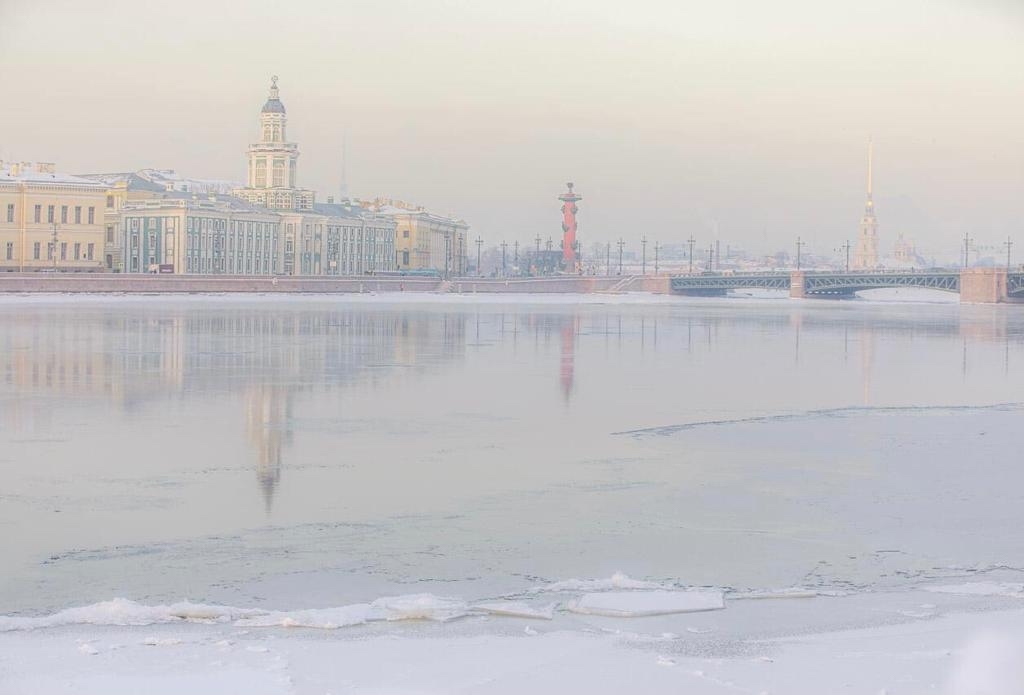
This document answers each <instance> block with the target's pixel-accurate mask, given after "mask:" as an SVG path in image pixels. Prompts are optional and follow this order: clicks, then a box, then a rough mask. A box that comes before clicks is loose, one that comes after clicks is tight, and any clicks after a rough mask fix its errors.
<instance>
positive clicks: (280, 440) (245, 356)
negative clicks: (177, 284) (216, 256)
mask: <svg viewBox="0 0 1024 695" xmlns="http://www.w3.org/2000/svg"><path fill="white" fill-rule="evenodd" d="M466 318H467V317H466V315H465V314H463V313H441V312H428V313H423V312H419V313H407V312H375V311H366V310H348V311H322V310H320V311H311V310H309V309H302V310H301V311H296V312H294V313H288V312H281V311H270V310H259V309H253V308H224V309H220V310H200V311H196V312H186V311H184V310H180V309H171V310H168V307H167V306H166V305H160V306H158V307H156V310H155V311H153V310H146V309H140V308H138V307H137V306H133V307H129V308H128V309H127V311H125V312H123V313H121V314H120V315H114V316H112V315H111V313H110V312H108V311H103V312H99V313H93V312H91V311H86V312H81V313H78V314H76V315H75V316H74V317H72V318H70V319H69V318H68V317H67V316H66V315H65V314H64V313H63V312H62V311H61V310H59V309H47V310H43V311H39V312H34V313H19V314H18V315H15V316H11V317H8V320H7V322H6V325H5V326H4V329H3V330H2V331H0V360H2V362H0V369H2V375H3V382H4V385H5V386H6V387H7V388H8V390H13V391H14V392H15V393H16V394H18V395H19V396H37V397H39V398H43V399H46V398H48V397H51V396H56V397H59V398H62V399H63V398H65V397H68V396H73V397H75V398H77V399H84V400H92V399H100V400H102V401H105V402H109V403H113V404H114V405H115V406H119V407H120V408H121V409H122V410H123V411H125V412H136V411H140V410H144V409H146V408H148V407H150V406H151V405H152V404H154V403H155V402H157V401H161V400H164V401H165V400H169V399H182V398H185V399H195V398H199V397H201V396H202V394H222V393H224V394H229V395H234V394H238V395H241V399H240V402H241V405H242V408H243V415H244V422H245V430H246V437H247V439H248V441H249V443H250V445H251V449H252V451H253V452H254V455H255V459H256V460H255V468H256V475H257V479H258V481H259V485H260V489H261V492H262V495H263V499H264V505H265V507H266V509H267V511H268V512H269V511H270V509H271V506H272V503H273V496H274V491H275V489H276V487H277V485H278V484H279V482H280V480H281V468H282V463H283V450H284V449H285V448H286V447H287V446H288V445H289V444H290V443H291V439H292V428H291V420H292V404H293V400H294V398H295V395H296V394H297V393H299V392H302V391H307V390H310V391H318V392H330V391H332V390H336V389H341V388H344V387H345V386H346V385H348V384H350V383H353V382H355V381H357V380H359V379H373V380H379V379H381V378H384V377H385V376H386V375H387V374H389V373H400V372H404V371H407V370H408V368H433V367H436V366H437V365H439V364H442V363H445V362H449V361H451V360H452V359H456V358H459V357H461V356H462V355H463V354H464V352H465V335H464V334H465V322H466ZM56 405H59V401H58V403H51V402H49V401H44V402H39V401H32V400H30V399H26V398H23V397H18V398H13V399H10V400H8V401H6V402H4V403H3V406H2V411H3V422H4V423H5V425H6V426H7V428H8V429H9V430H14V431H17V430H25V429H26V428H29V427H34V426H35V427H39V428H43V429H49V428H50V426H51V424H52V423H51V417H50V413H51V412H52V408H53V407H54V406H56ZM47 406H49V407H47Z"/></svg>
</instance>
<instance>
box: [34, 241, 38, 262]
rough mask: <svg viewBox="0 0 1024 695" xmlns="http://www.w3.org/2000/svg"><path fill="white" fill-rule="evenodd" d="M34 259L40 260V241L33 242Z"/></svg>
mask: <svg viewBox="0 0 1024 695" xmlns="http://www.w3.org/2000/svg"><path fill="white" fill-rule="evenodd" d="M32 259H33V260H36V261H38V260H39V242H38V241H37V242H36V243H34V244H32Z"/></svg>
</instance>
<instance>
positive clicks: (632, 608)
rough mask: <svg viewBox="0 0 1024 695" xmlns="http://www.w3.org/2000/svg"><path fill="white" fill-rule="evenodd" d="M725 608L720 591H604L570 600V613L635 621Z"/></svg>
mask: <svg viewBox="0 0 1024 695" xmlns="http://www.w3.org/2000/svg"><path fill="white" fill-rule="evenodd" d="M723 608H725V601H724V599H723V597H722V593H721V592H720V591H664V590H656V591H607V592H602V593H592V594H584V595H583V596H581V597H580V598H578V599H576V600H575V601H572V602H570V603H569V605H568V609H569V610H570V611H572V612H573V613H585V614H587V615H604V616H608V617H612V618H638V617H643V616H650V615H669V614H672V613H693V612H697V611H713V610H721V609H723Z"/></svg>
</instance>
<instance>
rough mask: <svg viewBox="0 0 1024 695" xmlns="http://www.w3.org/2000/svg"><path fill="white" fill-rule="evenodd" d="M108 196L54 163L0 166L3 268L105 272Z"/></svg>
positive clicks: (0, 266)
mask: <svg viewBox="0 0 1024 695" xmlns="http://www.w3.org/2000/svg"><path fill="white" fill-rule="evenodd" d="M105 192H106V191H105V188H104V186H103V185H102V184H98V183H96V182H95V181H90V180H88V179H83V178H79V177H77V176H70V175H68V174H59V173H57V172H56V167H55V166H54V165H53V164H49V163H37V164H35V165H32V164H30V163H27V162H16V163H13V164H10V165H8V166H6V167H5V166H3V163H2V162H0V270H3V271H40V270H58V271H73V272H94V271H100V270H102V268H103V259H102V254H103V248H104V241H103V239H104V236H103V229H104V228H103V217H104V204H105Z"/></svg>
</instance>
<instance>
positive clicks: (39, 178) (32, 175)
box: [0, 167, 103, 188]
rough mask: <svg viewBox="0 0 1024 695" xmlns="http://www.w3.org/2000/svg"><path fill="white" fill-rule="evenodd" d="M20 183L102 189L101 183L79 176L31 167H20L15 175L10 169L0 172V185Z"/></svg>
mask: <svg viewBox="0 0 1024 695" xmlns="http://www.w3.org/2000/svg"><path fill="white" fill-rule="evenodd" d="M20 182H25V183H60V184H74V185H76V186H90V187H94V188H102V187H103V184H102V183H99V182H97V181H92V180H90V179H83V178H81V177H80V176H72V175H71V174H61V173H49V172H42V171H36V170H35V169H34V168H32V167H22V168H21V169H20V171H18V173H17V174H12V173H11V170H10V169H7V170H6V171H0V183H20Z"/></svg>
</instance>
